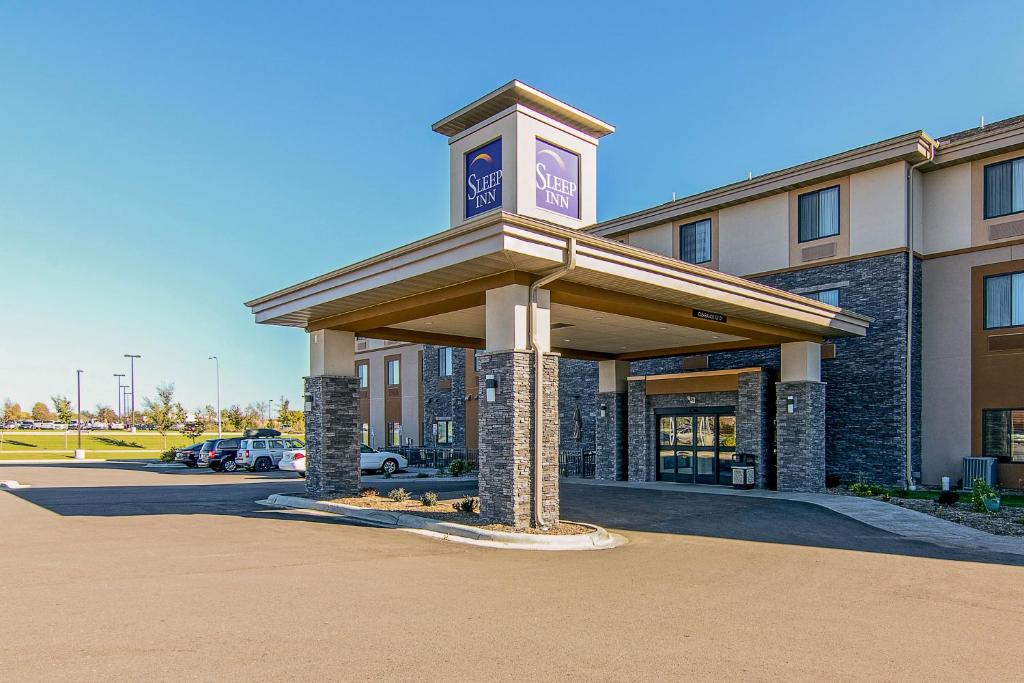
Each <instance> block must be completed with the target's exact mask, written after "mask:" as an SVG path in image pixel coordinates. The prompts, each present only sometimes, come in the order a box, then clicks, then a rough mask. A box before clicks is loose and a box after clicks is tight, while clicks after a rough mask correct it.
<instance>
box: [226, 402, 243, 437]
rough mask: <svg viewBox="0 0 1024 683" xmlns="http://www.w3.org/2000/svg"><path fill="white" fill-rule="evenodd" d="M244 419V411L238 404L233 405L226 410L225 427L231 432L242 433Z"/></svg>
mask: <svg viewBox="0 0 1024 683" xmlns="http://www.w3.org/2000/svg"><path fill="white" fill-rule="evenodd" d="M244 417H245V416H244V415H243V414H242V409H241V408H239V407H238V405H237V404H232V405H230V406H228V407H227V408H225V409H224V427H226V428H227V430H228V431H229V432H238V431H241V430H242V422H243V421H244Z"/></svg>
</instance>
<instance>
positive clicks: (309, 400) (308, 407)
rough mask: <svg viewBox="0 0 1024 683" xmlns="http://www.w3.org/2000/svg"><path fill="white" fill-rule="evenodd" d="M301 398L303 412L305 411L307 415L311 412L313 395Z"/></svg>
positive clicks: (305, 395) (304, 395)
mask: <svg viewBox="0 0 1024 683" xmlns="http://www.w3.org/2000/svg"><path fill="white" fill-rule="evenodd" d="M302 398H303V401H304V402H305V405H304V406H303V410H305V411H306V412H307V413H308V412H309V411H311V410H313V394H303V395H302Z"/></svg>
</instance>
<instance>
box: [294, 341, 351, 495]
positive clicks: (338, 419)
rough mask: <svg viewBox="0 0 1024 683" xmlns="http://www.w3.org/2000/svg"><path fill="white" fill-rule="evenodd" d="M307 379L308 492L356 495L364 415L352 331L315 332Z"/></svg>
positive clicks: (311, 342)
mask: <svg viewBox="0 0 1024 683" xmlns="http://www.w3.org/2000/svg"><path fill="white" fill-rule="evenodd" d="M305 384H306V400H305V414H306V493H307V494H308V495H309V496H310V497H312V498H319V499H325V498H338V497H343V496H351V495H355V494H356V493H357V492H358V491H359V484H360V474H359V459H360V455H359V452H360V448H359V445H360V434H359V431H360V430H359V421H360V420H359V379H358V378H357V377H356V373H355V335H354V334H353V333H351V332H344V331H339V330H318V331H316V332H311V333H310V335H309V377H306V381H305Z"/></svg>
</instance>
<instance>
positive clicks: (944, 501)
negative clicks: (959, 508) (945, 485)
mask: <svg viewBox="0 0 1024 683" xmlns="http://www.w3.org/2000/svg"><path fill="white" fill-rule="evenodd" d="M935 502H936V503H938V504H939V505H956V504H957V503H958V502H960V494H959V493H957V492H956V491H943V492H942V493H940V494H939V497H938V498H937V499H936V500H935Z"/></svg>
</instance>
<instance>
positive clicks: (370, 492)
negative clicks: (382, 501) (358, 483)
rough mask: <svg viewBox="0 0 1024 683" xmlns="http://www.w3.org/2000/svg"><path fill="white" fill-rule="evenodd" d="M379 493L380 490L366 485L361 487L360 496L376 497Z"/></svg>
mask: <svg viewBox="0 0 1024 683" xmlns="http://www.w3.org/2000/svg"><path fill="white" fill-rule="evenodd" d="M379 495H380V491H378V490H377V489H375V488H373V487H370V486H364V487H363V488H361V489H359V497H360V498H376V497H377V496H379Z"/></svg>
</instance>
